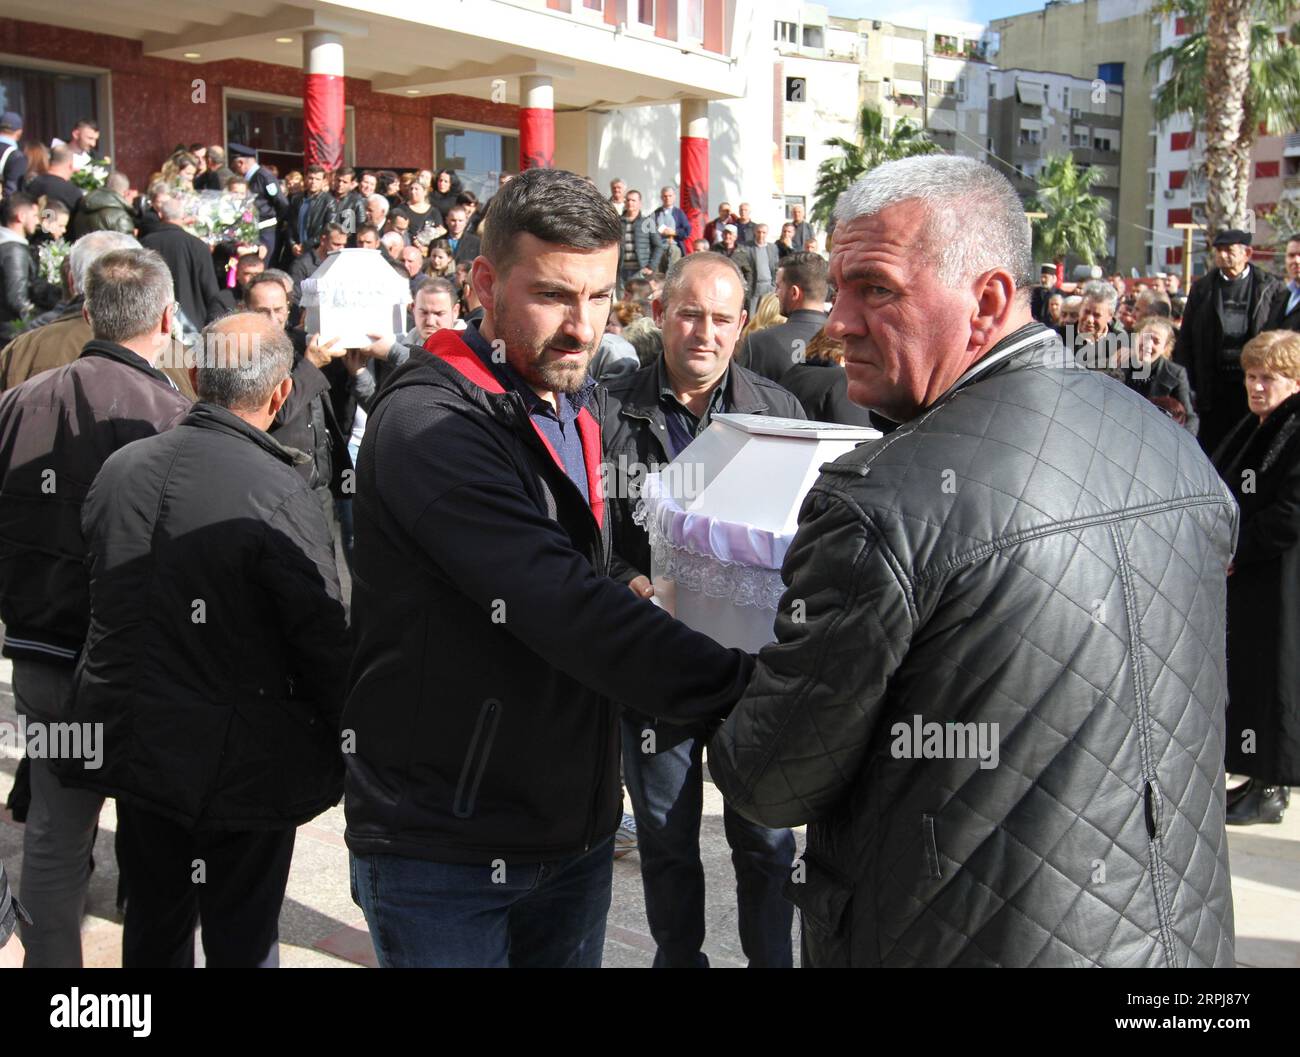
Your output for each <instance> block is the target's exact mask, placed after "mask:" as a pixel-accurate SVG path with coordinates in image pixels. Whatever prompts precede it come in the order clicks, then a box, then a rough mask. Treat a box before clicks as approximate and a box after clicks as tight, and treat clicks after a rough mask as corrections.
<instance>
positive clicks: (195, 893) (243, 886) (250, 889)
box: [116, 800, 297, 969]
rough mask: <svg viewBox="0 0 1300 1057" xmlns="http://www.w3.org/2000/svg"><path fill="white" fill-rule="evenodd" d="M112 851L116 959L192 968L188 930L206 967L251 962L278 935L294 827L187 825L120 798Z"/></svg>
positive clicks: (261, 957) (128, 965)
mask: <svg viewBox="0 0 1300 1057" xmlns="http://www.w3.org/2000/svg"><path fill="white" fill-rule="evenodd" d="M117 824H118V832H117V841H116V846H117V857H118V862H119V864H120V866H121V869H122V872H123V874H124V875H125V876H126V877H127V878H128V880H129V885H128V888H127V892H126V897H127V903H126V922H125V925H124V926H123V929H122V967H123V968H125V969H133V968H161V969H189V968H193V967H194V929H195V926H196V925H198V924H199V923H202V929H203V952H204V955H205V956H206V958H207V964H208V965H209V966H211V967H213V968H253V967H256V966H258V965H262V964H263V963H264V962H266V961H267V956H268V955H269V954H271V952H272V948H273V947H274V946H275V944H276V943H277V941H278V940H279V935H280V933H279V920H280V904H281V903H283V902H284V890H285V886H286V885H287V884H288V883H289V864H290V862H291V861H292V859H293V841H294V836H295V834H296V832H297V831H296V830H294V829H293V828H289V829H277V830H256V831H224V830H207V831H194V830H190V829H186V828H185V827H184V826H181V825H179V824H178V823H176V822H172V821H171V820H170V819H166V818H163V817H162V816H160V815H155V814H154V813H153V812H151V811H144V810H142V809H140V808H138V807H135V806H133V805H131V804H127V803H125V802H123V801H121V800H119V801H118V803H117Z"/></svg>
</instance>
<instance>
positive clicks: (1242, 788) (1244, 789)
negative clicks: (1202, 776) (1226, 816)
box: [1228, 778, 1257, 808]
mask: <svg viewBox="0 0 1300 1057" xmlns="http://www.w3.org/2000/svg"><path fill="white" fill-rule="evenodd" d="M1255 788H1257V786H1256V782H1255V779H1253V778H1247V779H1246V780H1245V781H1244V782H1242V783H1241V785H1238V786H1233V788H1231V789H1229V790H1228V807H1229V808H1231V807H1232V805H1233V804H1235V803H1237V802H1238V801H1239V800H1241V799H1242V798H1244V797H1245V796H1246V795H1247V794H1249V793H1250V791H1251V790H1252V789H1255Z"/></svg>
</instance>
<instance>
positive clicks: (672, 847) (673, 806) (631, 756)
mask: <svg viewBox="0 0 1300 1057" xmlns="http://www.w3.org/2000/svg"><path fill="white" fill-rule="evenodd" d="M647 730H652V731H653V732H654V749H655V751H654V752H653V753H647V752H643V751H642V748H643V745H644V742H643V737H644V732H645V731H647ZM703 754H704V735H703V731H702V730H701V729H700V728H698V727H679V726H674V725H672V724H671V723H659V724H657V725H652V724H651V722H650V721H649V720H646V719H644V718H642V717H640V716H636V715H629V714H627V713H625V714H624V716H623V780H624V782H626V783H627V791H628V793H629V795H630V796H631V798H632V808H633V810H634V811H635V812H636V836H637V850H638V852H639V853H640V856H641V881H642V884H643V885H644V886H645V910H646V918H647V919H648V920H649V922H650V935H651V936H653V937H654V941H655V944H656V946H657V947H658V950H657V951H656V952H655V961H654V964H655V967H656V968H695V967H698V968H705V967H707V966H708V964H709V960H708V958H707V957H706V956H705V955H704V953H703V951H701V949H700V948H701V947H703V946H704V865H703V863H701V862H700V820H701V818H702V816H703V813H704V767H703ZM722 823H723V829H724V831H725V832H726V835H727V843H728V844H729V845H730V846H731V863H732V865H733V866H734V867H735V870H736V905H737V910H738V912H739V913H738V921H737V925H738V927H739V930H740V946H741V948H742V949H743V950H744V952H745V957H746V958H748V959H749V964H750V966H751V967H752V968H756V969H758V968H770V969H788V968H790V967H791V966H792V965H793V963H794V954H793V950H792V947H791V943H790V929H791V926H792V924H793V922H794V907H793V906H791V904H790V902H789V901H788V900H787V899H786V898H785V896H783V895H782V894H781V889H782V886H783V885H784V883H785V881H786V879H787V878H788V877H789V876H790V864H791V862H793V860H794V854H795V843H794V834H793V833H791V832H790V831H789V830H788V829H768V828H767V827H766V826H759V825H756V824H755V823H753V822H750V821H749V820H748V819H746V818H744V817H743V816H742V815H740V814H738V813H737V812H735V811H734V810H732V808H731V806H730V805H729V804H728V805H724V807H723V810H722Z"/></svg>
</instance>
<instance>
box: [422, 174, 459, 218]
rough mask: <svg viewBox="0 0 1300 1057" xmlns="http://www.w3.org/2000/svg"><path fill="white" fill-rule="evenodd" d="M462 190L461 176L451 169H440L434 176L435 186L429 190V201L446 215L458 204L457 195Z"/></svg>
mask: <svg viewBox="0 0 1300 1057" xmlns="http://www.w3.org/2000/svg"><path fill="white" fill-rule="evenodd" d="M461 190H462V188H461V186H460V177H459V176H457V175H456V174H455V173H454V172H452V171H451V170H450V169H439V170H438V173H437V175H436V176H434V178H433V188H432V189H431V190H430V191H429V202H430V203H431V204H432V205H434V206H435V207H437V210H438V212H439V213H441V214H442V215H443V216H446V215H447V214H448V213H450V212H451V208H452V206H454V205H455V204H456V196H457V195H459V194H460V192H461Z"/></svg>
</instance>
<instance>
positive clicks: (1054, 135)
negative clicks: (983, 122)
mask: <svg viewBox="0 0 1300 1057" xmlns="http://www.w3.org/2000/svg"><path fill="white" fill-rule="evenodd" d="M1123 122H1124V88H1123V86H1121V85H1108V84H1105V83H1104V82H1103V83H1097V82H1096V81H1095V79H1089V78H1083V77H1071V76H1069V75H1068V74H1063V73H1050V72H1045V71H1042V70H1020V69H1010V70H1003V69H997V70H993V71H991V72H990V74H989V97H988V126H989V162H990V164H992V165H994V166H995V167H997V168H998V169H1000V170H1001V171H1002V172H1004V173H1005V174H1006V175H1007V177H1008V178H1009V179H1010V180H1011V182H1012V184H1013V185H1014V186H1015V188H1016V190H1017V192H1019V194H1020V195H1021V197H1022V198H1024V199H1026V200H1028V199H1029V198H1031V197H1032V196H1033V195H1034V193H1035V191H1036V189H1037V184H1036V178H1037V176H1038V174H1039V172H1040V171H1041V170H1042V168H1043V166H1044V165H1045V164H1046V162H1047V160H1048V159H1049V158H1050V157H1052V156H1053V155H1060V154H1067V153H1068V154H1070V155H1072V156H1073V158H1074V161H1075V164H1076V165H1078V166H1079V167H1080V168H1082V169H1093V170H1095V171H1096V172H1097V173H1098V174H1099V175H1098V178H1097V181H1096V183H1095V184H1094V185H1093V193H1094V194H1096V195H1098V196H1099V197H1100V198H1102V199H1103V200H1104V201H1105V202H1106V210H1107V217H1108V223H1109V226H1110V228H1111V236H1110V239H1109V242H1108V245H1107V247H1106V256H1107V257H1108V258H1109V260H1108V261H1107V263H1108V264H1110V265H1111V266H1112V267H1113V266H1114V263H1115V257H1116V249H1117V241H1118V240H1117V236H1116V233H1115V218H1116V217H1117V216H1118V214H1119V202H1120V167H1121V158H1122V154H1121V149H1120V148H1121V143H1122V136H1123Z"/></svg>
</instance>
